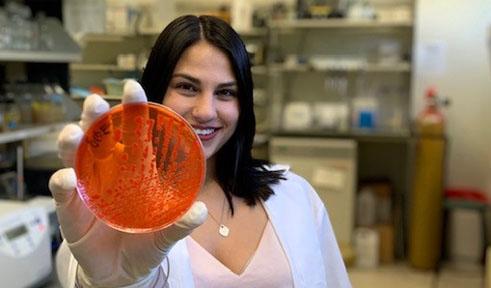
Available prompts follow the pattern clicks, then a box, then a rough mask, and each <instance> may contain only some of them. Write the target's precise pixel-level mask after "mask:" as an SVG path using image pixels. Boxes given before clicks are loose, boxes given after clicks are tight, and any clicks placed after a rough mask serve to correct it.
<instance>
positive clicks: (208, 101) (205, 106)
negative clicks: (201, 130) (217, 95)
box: [192, 93, 217, 122]
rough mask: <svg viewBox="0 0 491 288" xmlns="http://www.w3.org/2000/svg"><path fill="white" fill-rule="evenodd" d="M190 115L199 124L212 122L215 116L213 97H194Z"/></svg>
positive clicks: (208, 94) (209, 94)
mask: <svg viewBox="0 0 491 288" xmlns="http://www.w3.org/2000/svg"><path fill="white" fill-rule="evenodd" d="M192 114H193V117H194V118H195V119H196V120H198V121H199V122H208V121H210V120H213V119H214V118H215V117H216V116H217V111H216V107H215V101H214V98H213V95H211V93H203V94H201V95H199V96H198V97H196V101H195V103H194V107H193V111H192Z"/></svg>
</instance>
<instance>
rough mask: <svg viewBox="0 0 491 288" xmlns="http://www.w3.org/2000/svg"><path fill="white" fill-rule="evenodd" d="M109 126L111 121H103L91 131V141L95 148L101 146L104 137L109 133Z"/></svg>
mask: <svg viewBox="0 0 491 288" xmlns="http://www.w3.org/2000/svg"><path fill="white" fill-rule="evenodd" d="M109 126H110V123H108V122H106V123H101V125H100V126H99V127H98V128H97V129H96V130H95V131H94V132H93V133H91V137H90V138H89V140H88V141H89V143H90V145H91V146H92V147H93V148H97V147H99V145H100V144H101V142H102V140H103V137H104V136H107V135H109Z"/></svg>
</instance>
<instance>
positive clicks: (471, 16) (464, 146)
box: [0, 0, 491, 288]
mask: <svg viewBox="0 0 491 288" xmlns="http://www.w3.org/2000/svg"><path fill="white" fill-rule="evenodd" d="M183 14H208V15H214V16H217V17H220V18H222V19H224V20H225V21H228V22H229V23H230V24H231V25H232V26H233V27H234V28H235V29H236V30H237V31H238V33H239V34H240V35H241V37H242V39H243V40H244V42H245V45H246V49H247V51H248V53H249V56H250V60H251V63H252V74H253V77H254V84H255V86H254V106H255V113H256V121H257V131H256V137H255V139H254V150H253V153H254V155H255V156H257V157H259V158H264V159H269V160H271V161H273V162H276V163H282V164H288V165H290V167H291V169H292V170H293V171H294V172H296V173H298V174H300V175H302V176H303V177H305V178H306V179H307V180H308V181H309V182H310V183H311V184H312V186H313V187H314V188H315V190H316V191H317V193H318V194H319V196H320V198H321V199H322V200H323V202H324V203H325V206H326V207H327V209H328V212H329V215H330V219H331V222H332V225H333V228H334V232H335V235H336V239H337V242H338V244H339V247H340V249H341V252H342V256H343V259H344V261H345V264H346V266H347V268H348V273H349V277H350V280H351V282H352V285H353V287H357V288H358V287H361V288H363V287H401V288H405V287H408V288H409V287H421V288H426V287H428V288H430V287H432V288H433V287H455V288H457V287H462V288H463V287H465V288H474V287H476V288H477V287H491V249H490V248H488V247H490V246H489V245H490V244H491V239H490V236H491V233H490V232H491V225H490V224H491V218H490V215H489V212H488V210H490V209H489V206H490V205H491V202H490V201H491V129H490V128H489V125H490V124H491V112H490V111H491V94H490V93H491V73H490V71H491V1H488V0H468V1H460V0H431V1H429V0H298V1H295V0H284V1H280V0H249V1H247V0H207V1H204V0H203V1H201V0H166V1H161V0H138V1H136V0H134V1H130V0H127V1H125V0H84V1H83V0H24V1H8V0H4V1H0V287H11V288H16V287H49V288H55V287H60V286H59V284H58V282H57V277H56V273H55V272H54V271H55V265H56V263H55V262H54V255H55V253H56V251H57V248H58V246H59V244H60V241H61V235H60V231H59V228H58V224H57V219H56V215H55V212H54V209H55V208H54V202H53V200H52V198H51V197H50V192H49V190H48V186H47V183H48V180H49V177H50V176H51V174H52V173H53V172H54V171H56V170H57V169H59V168H61V167H62V164H61V162H60V160H59V159H58V157H57V151H56V149H57V148H56V137H57V134H58V133H59V131H60V130H61V128H62V127H63V126H64V125H66V124H67V123H71V122H76V121H78V120H79V117H80V112H81V105H82V103H83V100H84V98H85V97H87V96H88V95H90V94H92V93H99V94H101V95H103V97H104V98H105V99H107V101H109V102H110V104H111V105H115V104H118V103H119V101H120V97H121V94H122V86H123V83H124V81H125V79H137V80H138V79H139V78H140V76H141V74H142V71H143V69H144V67H145V64H146V60H147V57H148V55H149V52H150V49H151V47H152V43H153V42H154V41H155V39H156V37H157V36H158V34H159V33H160V31H161V30H162V29H163V27H165V25H166V24H167V23H169V22H170V21H171V20H172V19H174V18H175V17H177V16H179V15H183Z"/></svg>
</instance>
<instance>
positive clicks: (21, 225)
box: [0, 200, 52, 288]
mask: <svg viewBox="0 0 491 288" xmlns="http://www.w3.org/2000/svg"><path fill="white" fill-rule="evenodd" d="M51 258H52V257H51V237H50V226H49V221H48V213H47V210H46V208H45V207H41V206H37V205H32V204H30V203H28V202H20V201H11V200H0V285H1V286H2V287H9V288H23V287H31V286H33V285H35V284H36V283H39V282H40V281H43V279H46V278H47V277H48V276H49V275H50V273H51V270H52V259H51Z"/></svg>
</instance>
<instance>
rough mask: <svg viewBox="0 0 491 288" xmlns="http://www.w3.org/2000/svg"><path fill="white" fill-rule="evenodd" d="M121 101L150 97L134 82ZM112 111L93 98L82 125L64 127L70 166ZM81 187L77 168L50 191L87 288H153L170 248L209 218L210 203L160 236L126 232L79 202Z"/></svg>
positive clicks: (64, 155)
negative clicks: (97, 121) (90, 129)
mask: <svg viewBox="0 0 491 288" xmlns="http://www.w3.org/2000/svg"><path fill="white" fill-rule="evenodd" d="M122 101H123V103H131V102H146V101H147V98H146V95H145V93H144V91H143V89H142V87H141V86H140V84H138V82H136V81H132V80H129V81H127V82H126V84H125V86H124V93H123V99H122ZM108 110H109V104H108V103H107V102H106V101H105V100H104V99H102V98H101V97H100V96H98V95H95V94H94V95H91V96H89V97H88V98H87V99H86V100H85V101H84V105H83V111H82V117H81V121H80V126H79V125H75V124H69V125H67V126H66V127H64V129H63V130H62V132H61V133H60V135H59V137H58V148H59V156H60V158H61V159H62V160H63V163H64V164H65V166H66V167H72V166H73V164H74V156H75V153H76V149H77V147H78V145H79V143H80V140H81V139H82V137H83V134H84V131H86V130H87V129H88V127H89V126H90V125H91V123H92V122H93V121H94V120H95V119H96V118H97V117H99V116H101V115H102V114H104V113H105V112H107V111H108ZM76 182H77V179H76V175H75V172H74V170H73V168H64V169H61V170H58V171H57V172H55V173H54V174H53V176H51V179H50V181H49V188H50V190H51V193H52V194H53V197H54V199H55V201H56V212H57V215H58V220H59V223H60V226H61V231H62V234H63V237H64V238H65V241H67V244H68V247H69V248H70V251H71V252H72V254H73V256H74V257H75V258H76V260H77V261H78V264H79V269H78V272H77V273H78V280H79V282H81V283H80V284H81V285H82V286H83V287H86V286H88V287H122V286H131V287H148V286H149V285H150V283H155V282H156V281H157V279H156V278H158V277H159V274H161V273H160V272H159V269H158V267H159V265H160V263H161V262H162V261H163V260H164V258H165V256H166V255H167V253H168V252H169V250H170V249H171V247H172V246H173V245H174V244H175V243H176V242H177V241H178V240H180V239H182V238H184V237H186V236H187V235H189V234H190V233H191V232H192V230H193V229H194V228H196V227H198V226H199V225H201V224H202V223H203V222H204V221H205V219H206V217H207V209H206V206H205V204H204V203H202V202H196V203H194V204H193V206H192V207H191V209H190V210H189V211H188V212H187V213H186V214H185V215H184V216H183V217H182V218H181V219H180V220H179V221H177V222H176V223H175V224H173V225H171V226H169V227H167V228H165V229H163V230H161V231H158V232H154V233H145V234H129V233H124V232H121V231H118V230H115V229H113V228H111V227H109V226H107V225H106V224H105V223H103V222H101V221H100V220H98V219H97V218H96V217H95V216H94V215H93V214H92V212H91V211H90V210H89V209H88V208H87V207H86V206H85V204H84V203H83V202H82V200H81V199H80V198H79V196H78V193H77V192H76V190H75V187H76ZM80 268H81V269H80Z"/></svg>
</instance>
